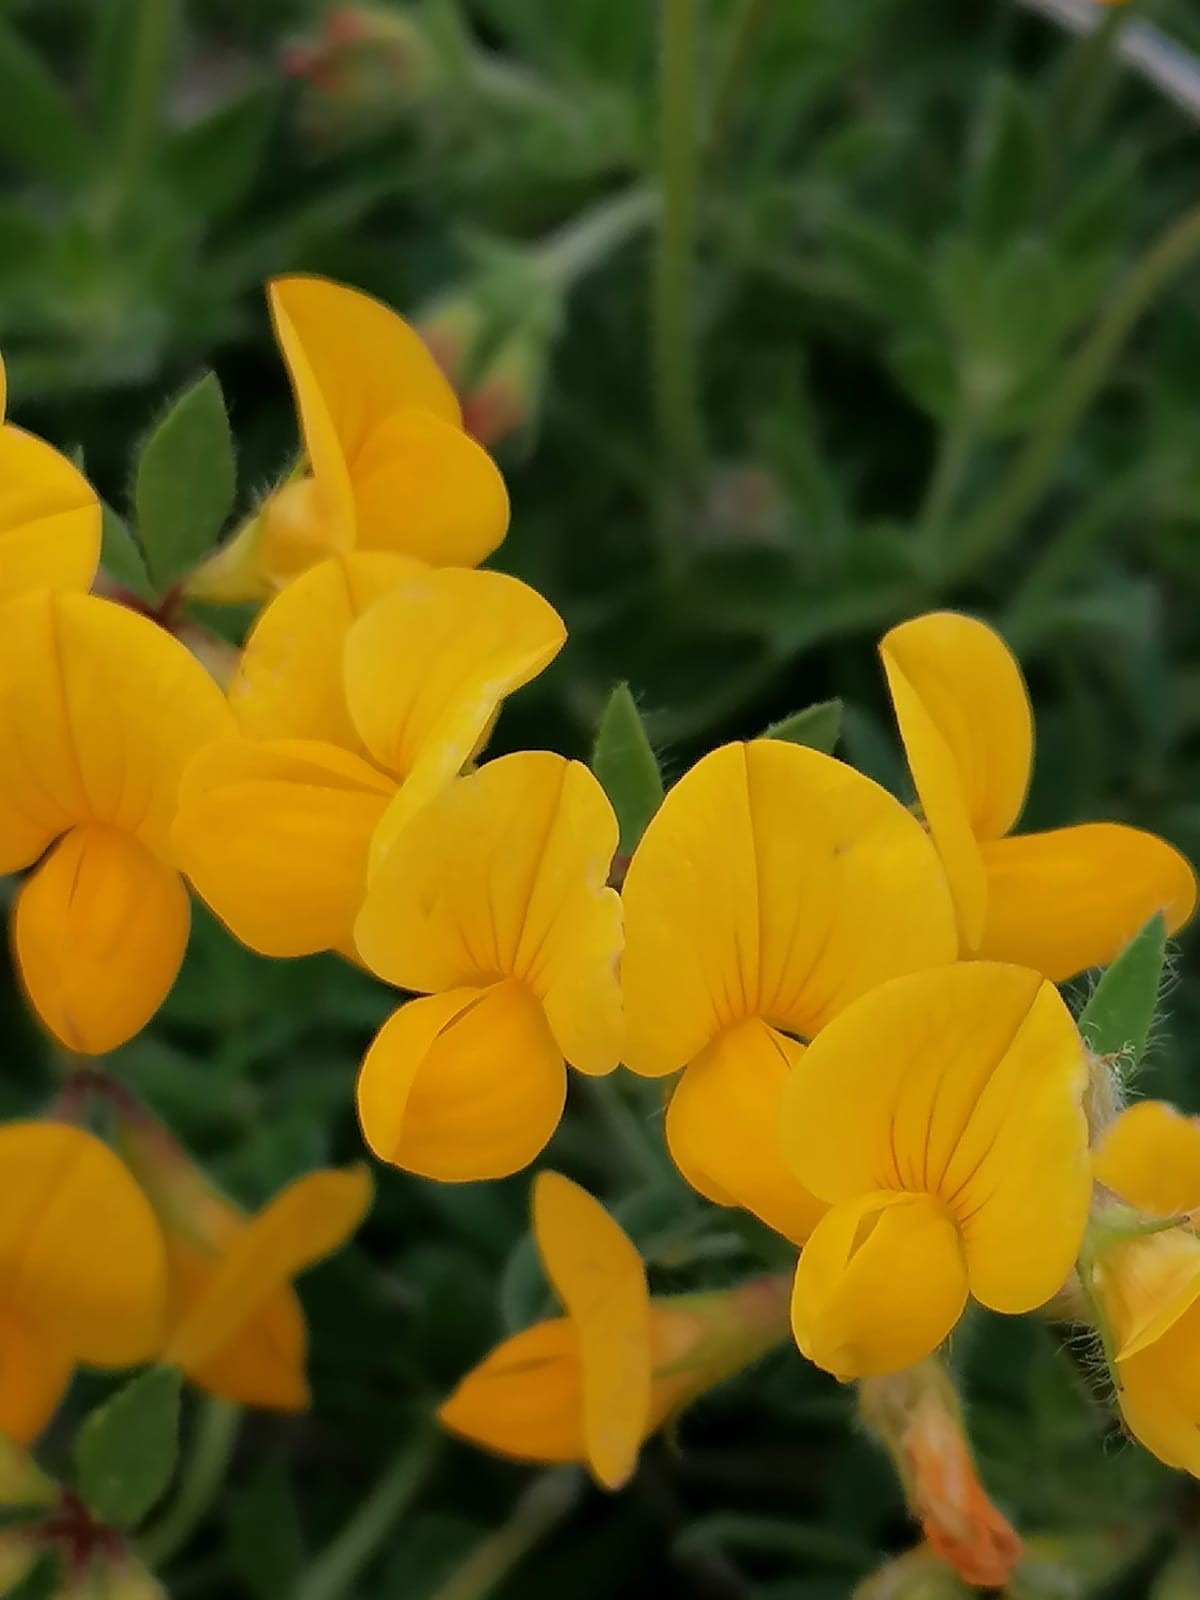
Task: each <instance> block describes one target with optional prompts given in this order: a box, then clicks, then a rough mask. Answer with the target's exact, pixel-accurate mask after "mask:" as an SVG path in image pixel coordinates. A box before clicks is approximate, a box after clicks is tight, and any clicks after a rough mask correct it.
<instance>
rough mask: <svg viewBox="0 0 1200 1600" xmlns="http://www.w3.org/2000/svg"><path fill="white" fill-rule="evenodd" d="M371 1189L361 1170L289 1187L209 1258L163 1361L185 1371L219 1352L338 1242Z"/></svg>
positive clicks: (315, 1176)
mask: <svg viewBox="0 0 1200 1600" xmlns="http://www.w3.org/2000/svg"><path fill="white" fill-rule="evenodd" d="M371 1194H372V1184H371V1179H370V1176H369V1174H368V1173H367V1171H366V1169H365V1168H364V1167H350V1168H348V1169H347V1170H346V1171H344V1172H337V1171H328V1172H310V1173H307V1174H306V1175H305V1176H304V1177H302V1178H297V1179H296V1181H295V1182H294V1183H291V1184H289V1185H288V1187H287V1188H286V1189H284V1190H282V1191H281V1192H280V1193H279V1194H277V1195H276V1196H275V1198H274V1200H272V1201H271V1202H270V1204H269V1205H267V1206H264V1208H263V1209H262V1210H261V1211H260V1212H259V1213H258V1214H257V1215H256V1216H254V1217H251V1218H250V1219H249V1220H248V1221H247V1223H246V1225H245V1227H244V1228H243V1229H241V1231H240V1232H239V1233H238V1234H237V1235H236V1236H235V1238H234V1239H233V1241H232V1242H231V1244H230V1245H229V1247H228V1249H226V1250H225V1252H224V1253H223V1254H222V1255H221V1257H220V1258H219V1259H218V1261H217V1262H216V1263H215V1265H214V1267H213V1271H212V1274H211V1276H210V1277H209V1279H208V1282H207V1284H206V1285H205V1287H204V1293H203V1294H202V1295H200V1296H199V1297H197V1299H196V1300H195V1301H194V1302H193V1303H192V1304H191V1305H190V1306H189V1307H188V1309H187V1312H186V1314H185V1316H184V1317H183V1319H182V1321H181V1322H180V1323H179V1324H178V1325H177V1326H176V1327H175V1328H173V1329H172V1330H171V1333H170V1337H169V1338H168V1341H167V1347H166V1352H165V1356H164V1359H165V1360H167V1361H170V1362H173V1363H174V1364H175V1365H177V1366H181V1367H184V1368H185V1369H190V1368H193V1367H199V1366H201V1365H203V1364H204V1363H205V1362H206V1361H209V1360H211V1359H212V1358H213V1357H215V1356H218V1355H219V1354H220V1353H221V1352H222V1351H224V1350H225V1349H226V1348H227V1347H228V1345H229V1343H230V1341H231V1340H232V1339H234V1338H235V1337H236V1335H237V1334H238V1331H239V1329H241V1328H242V1327H244V1326H245V1324H246V1323H247V1322H248V1321H249V1320H250V1318H251V1317H253V1316H254V1315H255V1314H256V1313H258V1312H260V1311H261V1310H262V1309H263V1307H264V1306H265V1305H267V1304H268V1302H270V1301H271V1300H272V1298H273V1297H274V1295H275V1294H276V1293H277V1291H278V1290H279V1289H280V1288H281V1287H282V1286H283V1285H284V1284H286V1283H287V1282H288V1280H289V1279H291V1278H294V1277H295V1276H296V1274H297V1273H299V1272H302V1271H304V1269H305V1268H306V1267H309V1266H312V1264H313V1263H314V1262H316V1261H319V1260H320V1259H321V1257H322V1256H327V1255H330V1254H331V1253H332V1252H333V1251H334V1250H336V1249H338V1247H339V1246H340V1245H342V1244H344V1243H345V1241H346V1240H347V1239H348V1238H349V1237H350V1235H351V1234H352V1233H353V1232H354V1230H355V1229H356V1228H357V1227H358V1225H359V1223H360V1222H361V1221H362V1219H363V1217H364V1216H365V1215H366V1213H367V1211H368V1209H369V1207H370V1204H371Z"/></svg>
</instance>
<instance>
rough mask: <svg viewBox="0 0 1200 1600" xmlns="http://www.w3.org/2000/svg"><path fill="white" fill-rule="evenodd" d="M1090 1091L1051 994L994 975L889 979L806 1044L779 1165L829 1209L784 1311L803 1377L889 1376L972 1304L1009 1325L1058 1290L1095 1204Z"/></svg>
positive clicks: (1014, 974)
mask: <svg viewBox="0 0 1200 1600" xmlns="http://www.w3.org/2000/svg"><path fill="white" fill-rule="evenodd" d="M1086 1077H1087V1074H1086V1065H1085V1059H1084V1052H1083V1046H1082V1043H1081V1041H1080V1038H1079V1034H1078V1032H1077V1030H1076V1028H1075V1024H1074V1022H1073V1021H1072V1020H1071V1016H1070V1013H1069V1012H1068V1011H1067V1008H1066V1006H1065V1005H1064V1004H1063V1002H1062V999H1061V998H1060V996H1059V994H1058V992H1057V990H1056V989H1054V987H1053V986H1052V985H1051V984H1049V983H1047V982H1046V981H1045V980H1044V979H1042V978H1041V977H1040V976H1039V975H1038V974H1037V973H1036V972H1030V971H1028V970H1026V969H1025V968H1023V967H1011V966H1001V965H999V964H997V963H993V962H967V963H963V964H961V965H956V966H951V967H942V968H933V969H931V970H929V971H925V972H919V973H914V974H912V975H910V976H908V977H904V978H896V979H894V980H893V981H892V982H890V983H886V984H883V985H882V986H881V987H880V988H878V989H875V990H873V991H872V992H871V993H870V994H867V995H864V996H863V997H862V999H860V1000H858V1001H856V1002H855V1004H854V1005H852V1006H850V1007H849V1008H848V1009H847V1010H845V1011H844V1012H842V1014H841V1016H839V1017H837V1018H835V1020H834V1021H833V1022H831V1023H830V1024H829V1025H828V1027H826V1028H825V1029H824V1030H823V1031H822V1032H821V1033H820V1034H819V1035H818V1037H817V1038H816V1039H815V1040H814V1041H813V1043H812V1044H811V1045H810V1046H809V1048H808V1050H807V1051H806V1052H805V1054H804V1055H803V1056H802V1057H801V1058H800V1061H799V1062H798V1063H797V1065H796V1066H795V1067H794V1068H793V1070H792V1075H791V1077H790V1079H789V1081H788V1083H787V1086H786V1088H785V1090H784V1095H783V1143H784V1148H785V1150H786V1152H787V1156H788V1158H789V1160H790V1161H791V1162H792V1165H793V1166H794V1168H795V1171H796V1175H797V1177H798V1178H799V1179H800V1181H801V1182H802V1183H804V1184H805V1186H806V1187H807V1188H809V1189H810V1190H811V1191H812V1192H813V1194H815V1195H817V1196H818V1197H819V1198H820V1199H821V1200H823V1201H825V1202H826V1203H827V1204H828V1205H829V1207H830V1209H829V1210H828V1211H827V1212H826V1214H825V1215H824V1217H822V1219H821V1221H820V1222H819V1223H818V1224H817V1226H816V1228H815V1229H814V1231H813V1234H812V1236H811V1238H810V1239H809V1241H808V1243H807V1244H806V1245H805V1247H804V1252H803V1254H802V1255H801V1257H800V1263H799V1266H798V1267H797V1269H796V1284H795V1293H794V1297H793V1301H792V1326H793V1330H794V1332H795V1335H796V1342H797V1344H798V1345H799V1346H800V1349H801V1350H802V1351H803V1353H804V1354H805V1355H806V1356H808V1358H809V1359H810V1360H811V1361H814V1362H815V1363H816V1364H817V1366H819V1367H824V1368H825V1369H826V1370H827V1371H829V1372H832V1373H834V1374H835V1376H837V1377H838V1378H842V1379H848V1378H858V1377H869V1376H873V1375H876V1374H881V1373H888V1372H898V1371H900V1370H901V1368H904V1367H909V1366H912V1365H913V1364H914V1363H915V1362H917V1361H919V1360H921V1358H922V1357H923V1356H927V1355H929V1354H930V1353H931V1352H932V1351H933V1350H935V1349H936V1348H937V1346H938V1345H939V1344H940V1343H941V1342H942V1340H943V1339H945V1338H946V1336H947V1335H948V1334H949V1333H950V1331H951V1329H952V1328H953V1327H954V1325H955V1323H956V1322H957V1321H958V1319H959V1317H960V1315H961V1314H962V1311H963V1308H964V1306H965V1305H966V1302H967V1296H968V1294H971V1295H973V1296H974V1297H975V1299H976V1300H978V1301H980V1302H981V1304H983V1305H985V1306H988V1307H989V1308H990V1309H991V1310H993V1311H1002V1312H1009V1313H1016V1312H1024V1311H1032V1310H1034V1309H1035V1308H1036V1307H1038V1306H1041V1305H1044V1304H1045V1302H1046V1301H1047V1300H1049V1299H1050V1298H1051V1297H1052V1296H1053V1295H1054V1294H1055V1293H1056V1292H1057V1291H1058V1290H1059V1289H1060V1288H1061V1287H1062V1285H1063V1284H1064V1283H1065V1282H1066V1280H1067V1278H1068V1277H1069V1275H1070V1273H1071V1270H1072V1267H1073V1266H1074V1263H1075V1258H1076V1255H1077V1253H1078V1249H1079V1245H1080V1241H1081V1239H1082V1236H1083V1228H1084V1222H1085V1220H1086V1217H1087V1210H1088V1202H1089V1199H1090V1195H1091V1187H1092V1180H1091V1166H1090V1161H1089V1157H1088V1149H1087V1124H1086V1121H1085V1118H1084V1115H1083V1111H1082V1109H1081V1097H1082V1094H1083V1090H1084V1086H1085V1083H1086Z"/></svg>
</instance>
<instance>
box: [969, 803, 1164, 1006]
mask: <svg viewBox="0 0 1200 1600" xmlns="http://www.w3.org/2000/svg"><path fill="white" fill-rule="evenodd" d="M983 864H984V870H985V871H986V873H987V882H988V915H987V924H986V926H985V928H984V932H983V938H982V941H981V943H980V954H981V955H983V956H986V957H988V958H989V959H991V960H995V961H1020V962H1022V963H1023V964H1024V965H1025V966H1029V967H1036V968H1037V970H1038V971H1039V972H1041V973H1043V974H1044V975H1045V976H1046V977H1047V978H1050V979H1051V980H1052V981H1053V982H1055V983H1062V982H1064V981H1065V980H1066V979H1067V978H1073V977H1074V976H1075V975H1076V973H1079V972H1083V971H1084V970H1085V969H1086V968H1087V967H1099V966H1107V965H1108V964H1109V962H1110V961H1113V960H1115V959H1116V957H1117V956H1118V955H1120V953H1121V951H1122V950H1123V949H1124V947H1125V946H1126V945H1127V944H1128V943H1129V941H1130V939H1132V938H1133V936H1134V934H1135V933H1137V932H1138V930H1139V929H1140V928H1142V927H1144V926H1145V924H1146V923H1147V922H1148V921H1149V920H1150V918H1151V917H1152V916H1153V915H1154V913H1155V912H1156V911H1161V912H1162V913H1163V915H1164V917H1165V918H1166V922H1167V931H1168V932H1169V933H1175V932H1176V931H1177V930H1178V929H1179V928H1181V927H1182V926H1183V924H1184V923H1185V922H1186V921H1187V920H1188V918H1189V917H1190V916H1191V915H1192V912H1193V910H1194V909H1195V905H1196V876H1195V873H1194V872H1193V871H1192V868H1191V866H1190V865H1189V864H1188V862H1187V861H1186V860H1185V859H1184V857H1183V856H1181V855H1180V854H1179V852H1178V851H1177V850H1173V849H1172V848H1171V846H1170V845H1169V844H1167V843H1166V841H1165V840H1163V839H1159V838H1157V837H1156V836H1155V835H1154V834H1152V833H1142V832H1141V831H1140V830H1139V829H1137V828H1126V827H1122V826H1121V825H1119V824H1117V823H1112V822H1091V823H1085V824H1083V825H1082V826H1080V827H1074V828H1056V829H1054V830H1053V831H1052V832H1050V833H1025V834H1020V835H1019V836H1018V837H1016V838H1014V839H999V840H997V841H996V842H995V843H994V844H989V845H985V846H984V847H983Z"/></svg>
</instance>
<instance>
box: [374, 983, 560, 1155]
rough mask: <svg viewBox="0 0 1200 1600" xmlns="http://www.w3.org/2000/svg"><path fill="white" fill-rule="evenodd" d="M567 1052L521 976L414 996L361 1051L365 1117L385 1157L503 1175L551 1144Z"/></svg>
mask: <svg viewBox="0 0 1200 1600" xmlns="http://www.w3.org/2000/svg"><path fill="white" fill-rule="evenodd" d="M566 1087H567V1084H566V1071H565V1068H564V1066H563V1058H562V1052H561V1051H560V1050H559V1048H558V1046H557V1044H556V1043H555V1042H554V1036H553V1035H552V1034H551V1032H550V1029H549V1027H548V1025H547V1023H546V1019H545V1016H544V1014H543V1012H542V1009H541V1007H540V1006H539V1005H538V1003H537V1000H536V999H535V998H534V996H533V995H532V994H531V993H530V991H529V990H528V989H527V988H526V987H525V986H524V985H523V984H520V983H516V982H513V981H507V982H501V983H496V984H493V985H492V986H491V987H490V988H486V989H461V988H460V989H452V990H450V992H449V993H447V994H438V995H430V996H427V997H426V998H424V999H421V1000H410V1001H409V1003H408V1004H407V1005H404V1006H401V1007H400V1009H399V1010H398V1011H396V1012H394V1013H393V1015H392V1016H391V1017H390V1018H389V1019H388V1020H387V1022H385V1023H384V1025H383V1027H382V1028H381V1029H380V1030H379V1032H378V1033H377V1034H376V1036H375V1039H374V1042H373V1043H372V1045H371V1048H370V1049H369V1050H368V1051H367V1054H366V1056H365V1057H364V1059H363V1064H362V1071H361V1072H360V1074H359V1079H358V1117H359V1122H360V1123H361V1125H362V1131H363V1137H364V1139H365V1140H366V1142H367V1144H368V1145H369V1146H370V1148H371V1149H372V1150H373V1151H374V1153H375V1154H376V1155H377V1156H378V1157H379V1159H380V1160H381V1161H388V1162H390V1163H391V1164H392V1165H393V1166H397V1167H402V1168H404V1170H405V1171H408V1172H416V1173H418V1174H419V1175H420V1176H422V1177H425V1178H439V1179H441V1180H442V1181H443V1182H447V1183H465V1182H472V1181H474V1180H476V1179H482V1178H502V1177H505V1176H507V1175H508V1174H509V1173H511V1172H519V1171H520V1170H521V1168H522V1167H526V1166H528V1165H529V1163H530V1162H531V1161H532V1160H533V1159H534V1157H535V1156H537V1155H538V1154H539V1153H540V1152H541V1151H542V1150H543V1149H544V1148H545V1146H546V1145H547V1144H548V1143H549V1140H550V1136H551V1135H552V1134H553V1132H554V1130H555V1128H556V1127H557V1126H558V1123H559V1119H560V1117H561V1116H562V1109H563V1102H564V1100H565V1098H566Z"/></svg>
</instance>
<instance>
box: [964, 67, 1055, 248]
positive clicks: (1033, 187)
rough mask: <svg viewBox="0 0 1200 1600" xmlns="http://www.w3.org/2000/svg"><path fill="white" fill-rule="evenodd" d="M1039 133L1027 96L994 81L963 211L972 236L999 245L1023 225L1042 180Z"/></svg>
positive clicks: (1032, 212) (1034, 205) (1001, 81)
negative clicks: (968, 219) (965, 207)
mask: <svg viewBox="0 0 1200 1600" xmlns="http://www.w3.org/2000/svg"><path fill="white" fill-rule="evenodd" d="M1045 165H1046V164H1045V149H1044V145H1043V140H1042V132H1041V129H1040V127H1039V126H1038V120H1037V117H1036V115H1035V113H1034V111H1033V108H1032V107H1031V105H1030V103H1029V99H1028V97H1027V96H1026V95H1025V94H1024V93H1023V92H1022V91H1021V89H1020V88H1019V87H1018V86H1017V84H1015V83H1014V82H1013V80H1012V79H1011V78H998V79H996V80H994V81H993V83H992V84H991V85H990V86H989V89H988V91H987V94H986V96H985V97H984V107H983V117H982V122H981V126H980V131H979V138H978V143H977V145H976V149H975V157H974V162H973V166H972V171H971V176H970V182H969V188H968V194H967V211H968V214H969V216H970V219H971V224H972V228H973V231H974V232H975V234H976V235H977V236H978V237H979V238H981V239H983V240H986V241H987V242H988V243H1002V242H1004V241H1005V240H1008V239H1010V238H1011V237H1012V235H1013V234H1014V233H1018V232H1019V231H1020V230H1021V229H1022V228H1025V227H1027V226H1029V224H1030V223H1031V222H1032V221H1033V219H1034V217H1035V216H1036V213H1037V208H1038V204H1039V200H1040V197H1041V194H1042V188H1043V183H1044V180H1045Z"/></svg>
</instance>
